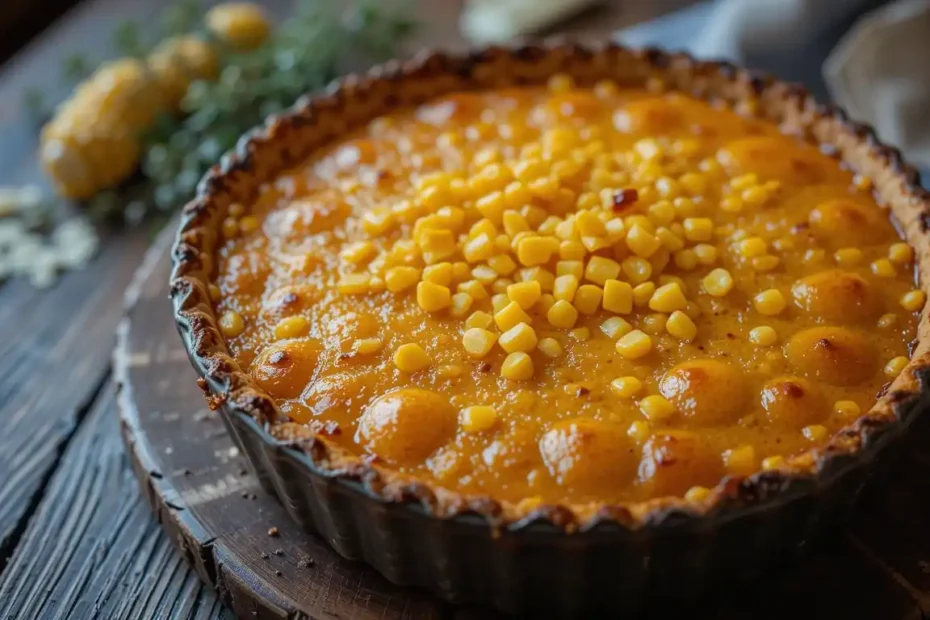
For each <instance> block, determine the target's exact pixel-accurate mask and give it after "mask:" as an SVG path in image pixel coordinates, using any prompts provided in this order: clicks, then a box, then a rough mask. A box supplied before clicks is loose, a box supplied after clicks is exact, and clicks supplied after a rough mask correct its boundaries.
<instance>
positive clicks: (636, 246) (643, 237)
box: [589, 224, 662, 277]
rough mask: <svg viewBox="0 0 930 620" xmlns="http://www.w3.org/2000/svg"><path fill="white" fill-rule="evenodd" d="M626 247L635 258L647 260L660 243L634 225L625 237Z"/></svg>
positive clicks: (651, 234) (656, 238)
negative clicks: (639, 257)
mask: <svg viewBox="0 0 930 620" xmlns="http://www.w3.org/2000/svg"><path fill="white" fill-rule="evenodd" d="M626 245H627V247H628V248H629V249H630V251H631V252H633V253H634V254H636V255H637V256H641V257H643V258H649V257H650V256H652V255H653V254H654V253H655V251H656V250H658V249H659V247H660V246H661V245H662V242H661V241H659V239H658V237H656V236H655V235H654V234H653V233H651V232H648V231H647V230H645V229H644V228H643V227H642V226H640V225H639V224H634V225H633V227H632V228H630V231H629V232H628V233H627V235H626ZM592 260H594V259H592ZM589 264H590V263H589ZM614 277H616V276H614Z"/></svg>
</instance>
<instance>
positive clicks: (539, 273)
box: [519, 267, 555, 293]
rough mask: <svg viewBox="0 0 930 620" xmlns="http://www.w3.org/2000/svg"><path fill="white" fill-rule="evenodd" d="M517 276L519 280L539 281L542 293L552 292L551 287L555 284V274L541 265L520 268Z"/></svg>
mask: <svg viewBox="0 0 930 620" xmlns="http://www.w3.org/2000/svg"><path fill="white" fill-rule="evenodd" d="M519 276H520V277H519V279H520V281H521V282H539V286H540V288H542V291H543V292H544V293H550V292H552V287H553V286H554V285H555V275H554V274H553V273H552V272H551V271H549V270H547V269H543V268H542V267H528V268H526V269H521V270H520V274H519Z"/></svg>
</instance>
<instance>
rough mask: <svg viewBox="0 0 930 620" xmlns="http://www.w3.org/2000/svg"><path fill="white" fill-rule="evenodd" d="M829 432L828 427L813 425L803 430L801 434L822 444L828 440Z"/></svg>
mask: <svg viewBox="0 0 930 620" xmlns="http://www.w3.org/2000/svg"><path fill="white" fill-rule="evenodd" d="M828 432H829V431H828V430H827V427H826V426H823V425H821V424H811V425H810V426H805V427H804V428H802V429H801V434H802V435H804V438H805V439H807V440H808V441H814V442H820V441H823V440H824V439H826V438H827V433H828Z"/></svg>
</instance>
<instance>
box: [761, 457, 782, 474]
mask: <svg viewBox="0 0 930 620" xmlns="http://www.w3.org/2000/svg"><path fill="white" fill-rule="evenodd" d="M787 464H788V462H787V461H786V460H785V457H783V456H769V457H767V458H764V459H762V471H773V470H776V469H782V468H783V467H785V465H787Z"/></svg>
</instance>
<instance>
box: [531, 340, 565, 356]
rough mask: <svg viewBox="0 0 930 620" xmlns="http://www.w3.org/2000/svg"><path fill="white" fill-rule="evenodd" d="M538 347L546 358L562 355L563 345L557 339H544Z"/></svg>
mask: <svg viewBox="0 0 930 620" xmlns="http://www.w3.org/2000/svg"><path fill="white" fill-rule="evenodd" d="M537 346H538V348H539V350H540V351H542V352H543V355H545V356H546V357H552V358H555V357H558V356H560V355H562V345H561V343H559V341H558V340H556V339H555V338H543V339H542V340H540V341H539V344H538V345H537Z"/></svg>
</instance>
